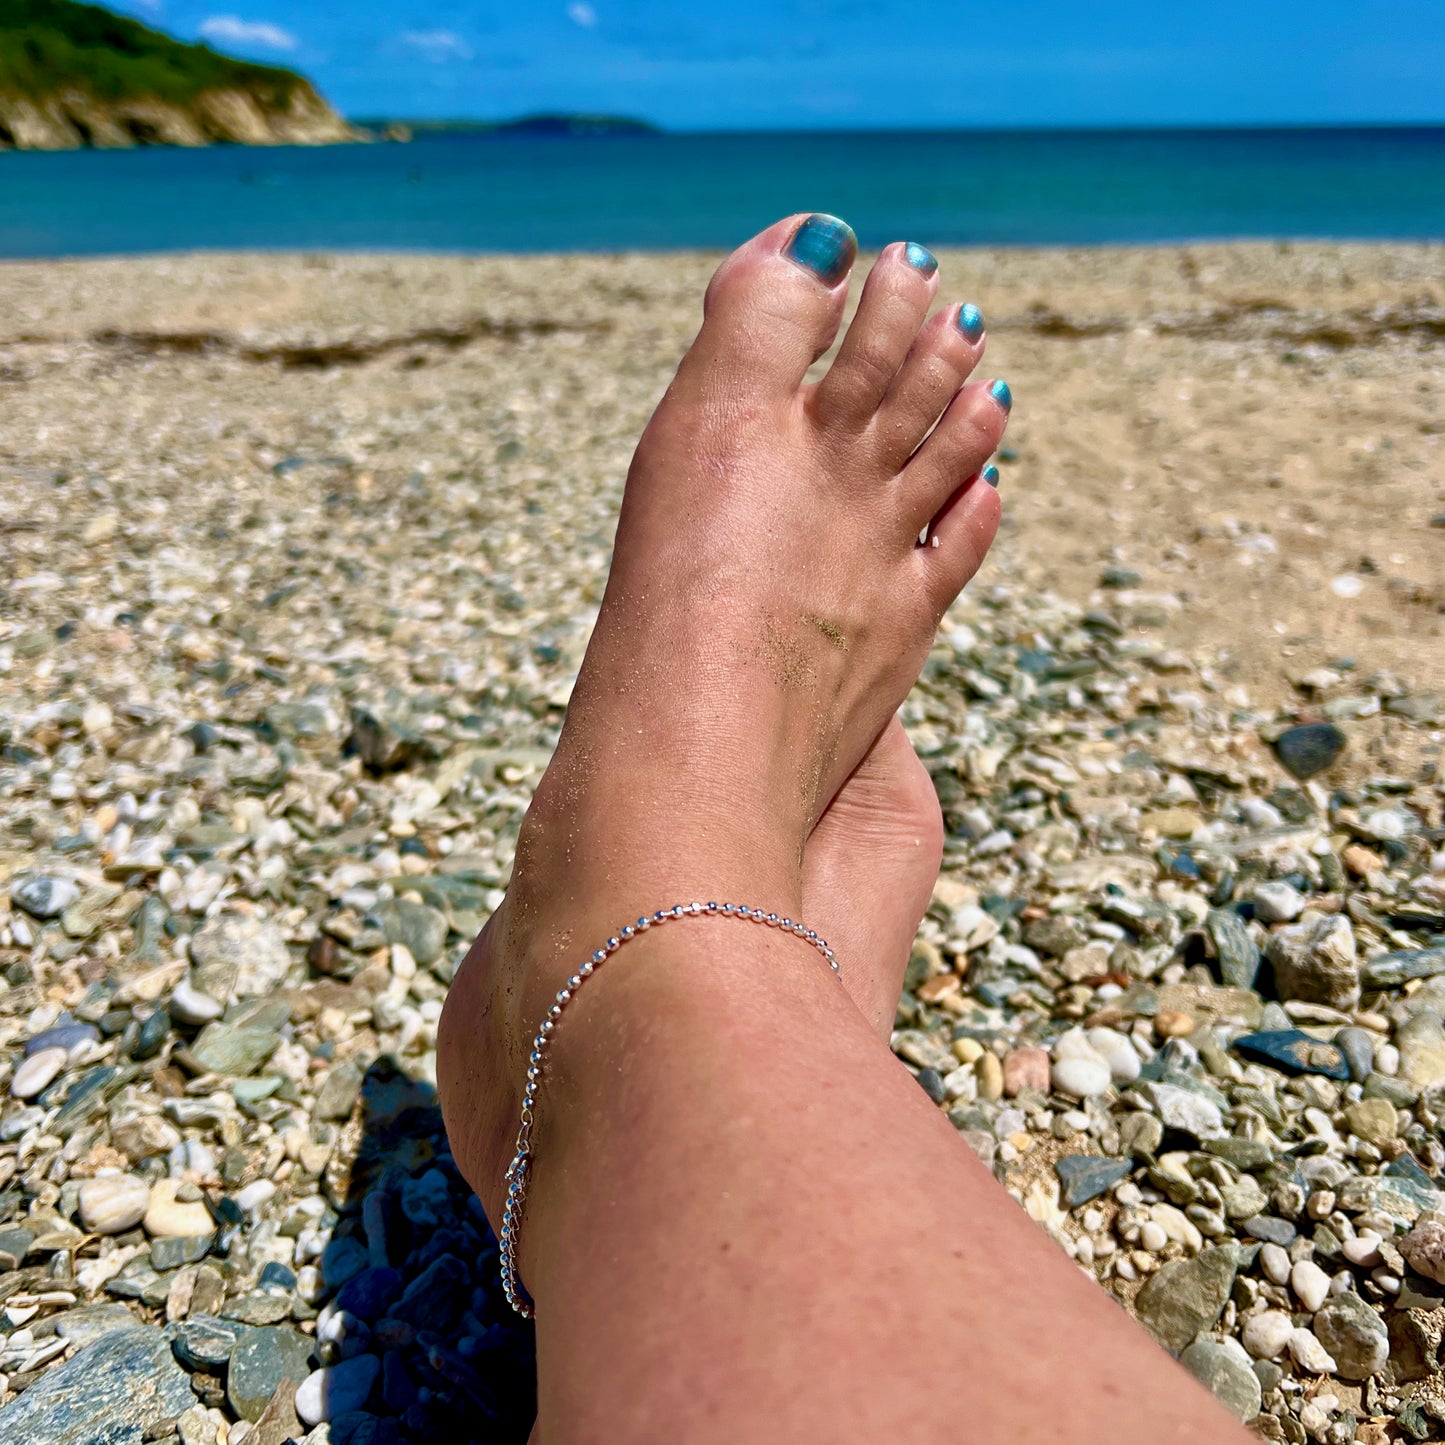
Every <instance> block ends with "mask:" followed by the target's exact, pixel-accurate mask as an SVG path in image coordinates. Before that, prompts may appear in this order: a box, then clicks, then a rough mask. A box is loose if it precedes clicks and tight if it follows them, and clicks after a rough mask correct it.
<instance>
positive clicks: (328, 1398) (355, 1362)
mask: <svg viewBox="0 0 1445 1445" xmlns="http://www.w3.org/2000/svg"><path fill="white" fill-rule="evenodd" d="M380 1374H381V1361H380V1360H378V1359H377V1358H376V1356H375V1355H357V1356H355V1357H354V1358H353V1359H350V1360H343V1361H341V1363H340V1364H338V1365H330V1366H328V1367H327V1368H326V1369H323V1370H317V1371H316V1372H315V1373H314V1374H311V1375H308V1376H307V1377H306V1379H305V1380H303V1381H302V1383H301V1384H300V1385H298V1386H297V1387H296V1413H297V1415H298V1416H299V1417H300V1419H301V1423H302V1424H303V1425H319V1424H320V1423H321V1422H322V1421H323V1420H334V1419H335V1418H336V1416H338V1415H342V1414H345V1413H346V1412H348V1411H351V1410H361V1409H364V1408H365V1406H366V1402H367V1399H368V1398H369V1397H370V1395H371V1391H372V1387H373V1386H374V1385H375V1384H376V1381H377V1378H378V1377H379V1376H380Z"/></svg>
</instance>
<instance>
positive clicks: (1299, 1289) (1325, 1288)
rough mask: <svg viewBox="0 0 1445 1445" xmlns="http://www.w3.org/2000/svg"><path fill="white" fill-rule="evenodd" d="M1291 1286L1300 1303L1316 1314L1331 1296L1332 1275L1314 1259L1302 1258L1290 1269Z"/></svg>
mask: <svg viewBox="0 0 1445 1445" xmlns="http://www.w3.org/2000/svg"><path fill="white" fill-rule="evenodd" d="M1289 1287H1290V1288H1291V1289H1292V1290H1293V1291H1294V1293H1295V1298H1296V1299H1298V1300H1299V1302H1300V1304H1301V1305H1302V1306H1303V1307H1304V1308H1305V1309H1306V1310H1308V1311H1309V1312H1310V1314H1314V1312H1315V1311H1316V1310H1317V1309H1319V1307H1320V1306H1321V1305H1322V1304H1324V1302H1325V1300H1326V1299H1328V1298H1329V1293H1330V1277H1329V1275H1327V1274H1326V1273H1325V1272H1324V1270H1322V1269H1321V1268H1320V1267H1319V1265H1317V1264H1316V1263H1315V1262H1314V1261H1313V1260H1312V1259H1301V1260H1298V1261H1296V1263H1295V1266H1294V1268H1293V1269H1292V1270H1290V1275H1289Z"/></svg>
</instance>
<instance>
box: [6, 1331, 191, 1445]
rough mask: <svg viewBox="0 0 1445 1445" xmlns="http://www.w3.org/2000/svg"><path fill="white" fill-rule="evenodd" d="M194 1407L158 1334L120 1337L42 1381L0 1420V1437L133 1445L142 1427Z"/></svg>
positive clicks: (50, 1444)
mask: <svg viewBox="0 0 1445 1445" xmlns="http://www.w3.org/2000/svg"><path fill="white" fill-rule="evenodd" d="M194 1403H195V1396H194V1395H193V1394H192V1393H191V1382H190V1380H189V1379H188V1378H187V1376H186V1372H185V1371H184V1370H182V1369H181V1367H180V1366H179V1365H177V1364H176V1362H175V1360H174V1359H173V1358H172V1357H171V1347H170V1342H169V1341H168V1340H167V1339H166V1337H165V1333H164V1332H163V1331H162V1330H159V1329H156V1328H155V1327H154V1326H151V1325H146V1326H143V1327H142V1328H140V1329H133V1330H120V1331H117V1332H115V1333H113V1334H108V1335H106V1336H104V1337H103V1338H102V1339H99V1340H96V1341H95V1343H94V1344H90V1345H86V1346H85V1348H84V1349H82V1350H80V1351H79V1352H78V1353H76V1354H75V1355H74V1356H72V1358H70V1359H69V1360H67V1361H66V1362H65V1364H63V1365H57V1366H56V1367H55V1368H54V1369H53V1370H51V1371H49V1372H48V1373H47V1374H45V1375H42V1376H41V1377H40V1379H39V1380H37V1381H36V1382H35V1384H33V1385H31V1387H30V1388H29V1389H28V1390H26V1391H25V1392H24V1393H23V1394H22V1395H21V1396H20V1397H19V1399H17V1400H15V1401H14V1402H13V1403H11V1404H9V1405H7V1406H6V1407H5V1413H4V1416H3V1417H0V1438H3V1439H4V1440H6V1441H14V1442H16V1445H18V1442H21V1441H27V1442H30V1445H140V1441H141V1439H142V1437H143V1436H144V1434H145V1432H146V1430H147V1428H148V1427H149V1426H151V1425H154V1424H155V1423H156V1422H157V1421H159V1420H166V1419H173V1418H174V1417H175V1416H177V1415H181V1414H183V1413H184V1412H185V1411H186V1410H188V1409H190V1407H191V1406H192V1405H193V1404H194Z"/></svg>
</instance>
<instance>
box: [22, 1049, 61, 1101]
mask: <svg viewBox="0 0 1445 1445" xmlns="http://www.w3.org/2000/svg"><path fill="white" fill-rule="evenodd" d="M65 1060H66V1051H65V1050H64V1049H41V1050H39V1052H37V1053H33V1054H31V1055H30V1057H29V1058H28V1059H26V1060H25V1062H24V1063H22V1064H21V1065H20V1067H19V1068H18V1069H16V1070H15V1074H14V1077H13V1078H12V1079H11V1080H10V1093H11V1096H12V1097H13V1098H16V1099H33V1098H34V1097H35V1096H36V1095H37V1094H38V1093H40V1092H41V1091H42V1090H43V1089H44V1088H46V1086H47V1085H48V1084H50V1082H51V1081H52V1080H53V1079H54V1078H55V1076H56V1075H57V1074H58V1073H59V1072H60V1071H61V1069H63V1068H64V1067H65Z"/></svg>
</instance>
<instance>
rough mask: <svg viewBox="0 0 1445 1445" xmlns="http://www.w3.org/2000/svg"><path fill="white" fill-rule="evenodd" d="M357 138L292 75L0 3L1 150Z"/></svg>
mask: <svg viewBox="0 0 1445 1445" xmlns="http://www.w3.org/2000/svg"><path fill="white" fill-rule="evenodd" d="M364 138H365V137H364V136H363V135H362V134H361V133H360V132H358V131H356V130H355V129H354V128H353V127H351V126H349V125H348V124H347V123H346V122H345V121H344V120H343V119H342V118H341V117H340V116H339V115H337V113H336V112H335V111H334V110H333V109H332V108H331V107H330V106H329V105H328V104H327V103H326V102H325V101H324V100H323V99H322V98H321V96H320V95H319V94H318V93H317V91H316V88H315V87H314V86H313V85H312V84H311V82H310V81H309V80H307V79H306V78H305V77H304V76H301V75H298V74H296V73H295V72H294V71H290V70H283V69H281V68H279V67H277V66H271V65H257V64H254V63H252V62H250V61H244V60H235V59H233V58H232V57H230V56H227V55H221V54H219V53H217V52H216V51H214V50H212V49H211V48H210V47H209V46H206V45H188V44H186V43H184V42H183V41H179V40H176V39H174V38H173V37H172V36H169V35H166V34H164V33H163V32H162V31H159V30H154V29H152V28H151V27H150V26H148V25H143V24H141V22H140V21H138V20H132V19H130V18H128V17H126V16H123V15H116V14H113V13H112V12H111V11H109V10H103V9H101V8H100V7H99V6H97V5H81V4H77V3H75V0H0V150H11V149H15V150H74V149H77V148H79V147H81V146H95V147H97V148H102V149H123V148H126V147H130V146H137V145H172V146H205V145H213V144H216V143H218V142H219V143H230V144H236V145H327V144H333V143H336V142H340V141H352V140H361V139H364Z"/></svg>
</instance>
